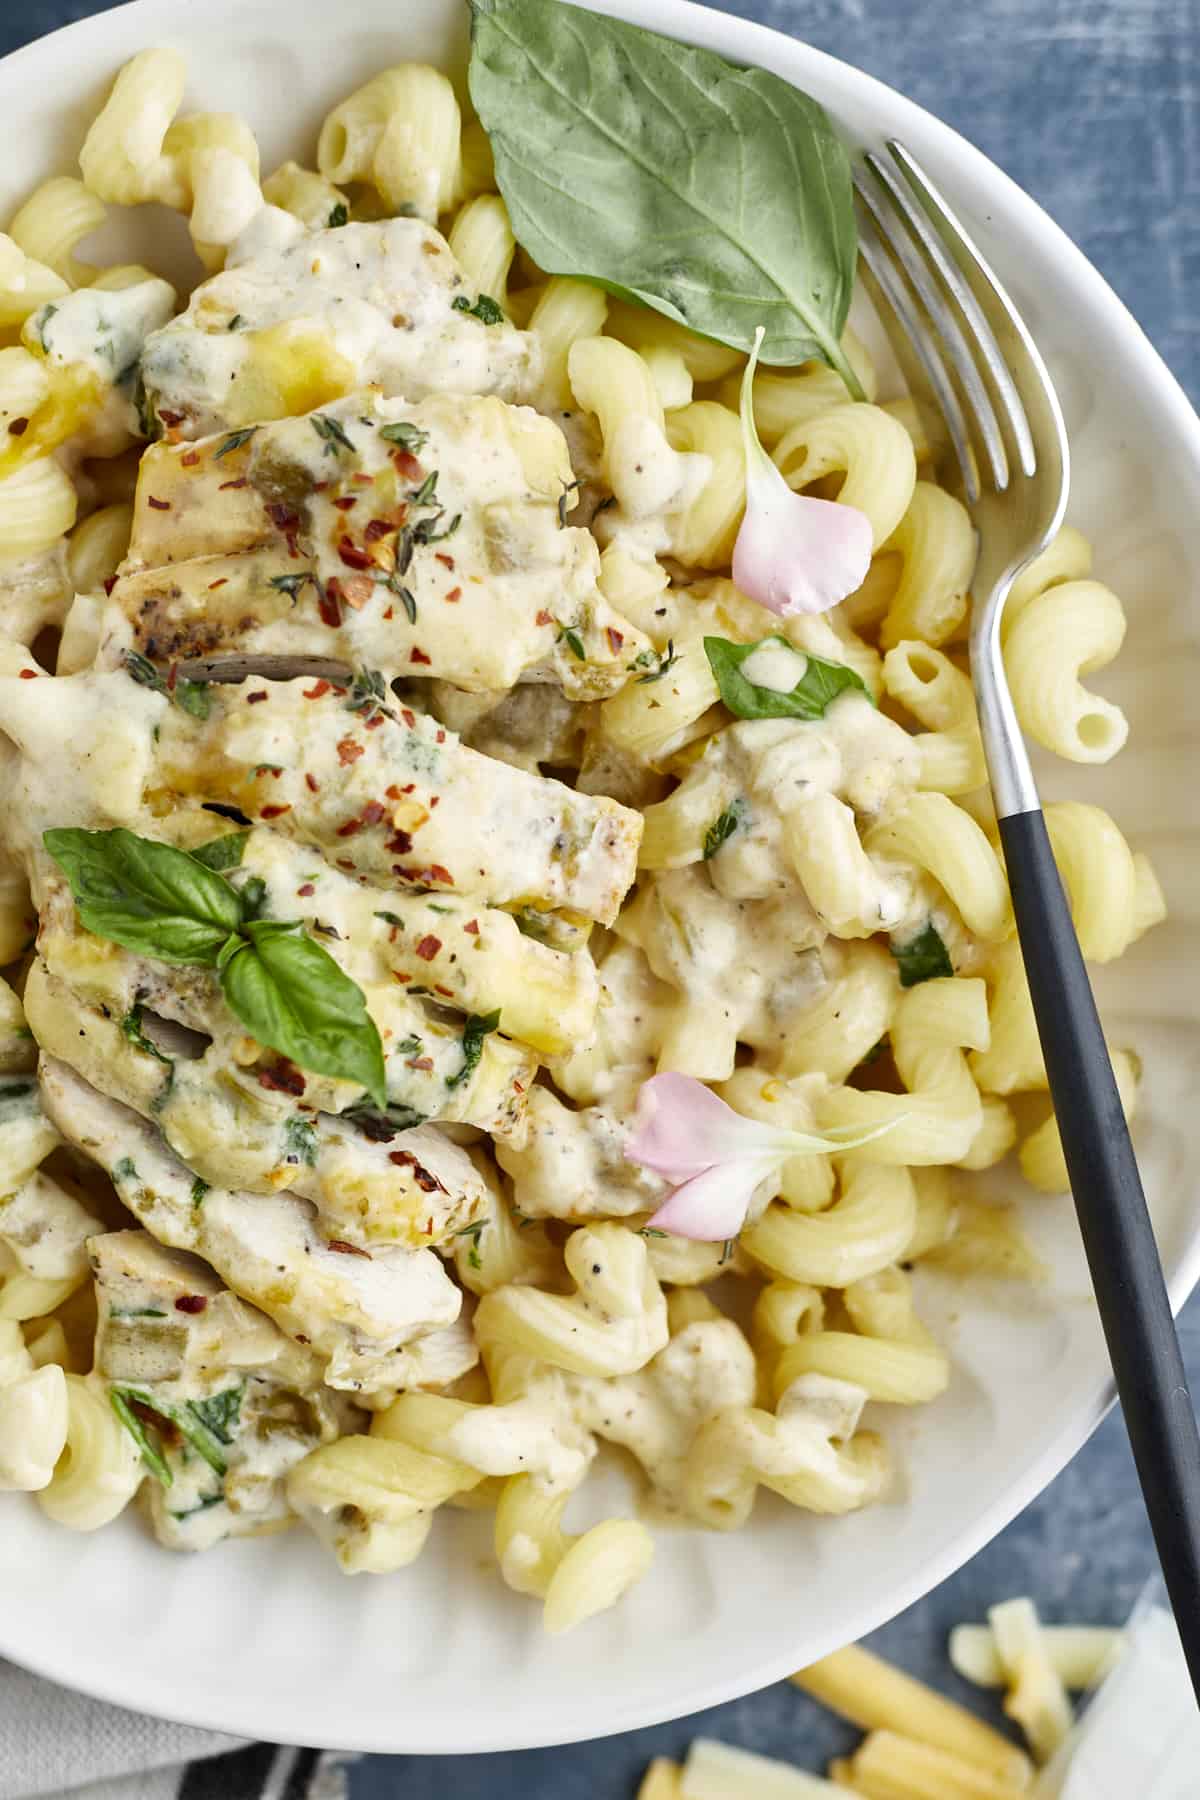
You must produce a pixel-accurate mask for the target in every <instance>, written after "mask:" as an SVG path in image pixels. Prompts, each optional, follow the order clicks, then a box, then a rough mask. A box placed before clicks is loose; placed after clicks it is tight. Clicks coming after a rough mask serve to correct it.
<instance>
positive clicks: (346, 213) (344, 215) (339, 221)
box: [329, 200, 350, 231]
mask: <svg viewBox="0 0 1200 1800" xmlns="http://www.w3.org/2000/svg"><path fill="white" fill-rule="evenodd" d="M349 223H350V208H349V207H348V206H347V205H346V202H345V201H344V200H339V201H338V203H337V205H336V206H335V207H334V208H333V210H332V212H331V213H330V215H329V229H330V230H331V231H336V230H337V228H338V226H339V225H348V224H349Z"/></svg>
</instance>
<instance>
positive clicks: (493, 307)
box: [450, 294, 504, 325]
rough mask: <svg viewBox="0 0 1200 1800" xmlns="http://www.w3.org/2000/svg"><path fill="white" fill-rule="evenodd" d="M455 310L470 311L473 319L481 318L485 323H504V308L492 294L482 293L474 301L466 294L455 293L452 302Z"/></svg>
mask: <svg viewBox="0 0 1200 1800" xmlns="http://www.w3.org/2000/svg"><path fill="white" fill-rule="evenodd" d="M450 304H451V306H452V307H453V308H454V310H455V312H460V313H469V314H470V315H471V317H472V318H473V319H479V320H480V321H481V322H482V323H483V324H484V325H503V323H504V308H503V307H501V306H497V304H496V302H495V301H494V300H493V299H492V296H491V295H490V294H480V295H478V296H477V298H476V299H475V301H474V303H472V302H471V301H470V300H468V299H467V296H466V295H465V294H455V296H454V298H453V300H452V301H451V302H450Z"/></svg>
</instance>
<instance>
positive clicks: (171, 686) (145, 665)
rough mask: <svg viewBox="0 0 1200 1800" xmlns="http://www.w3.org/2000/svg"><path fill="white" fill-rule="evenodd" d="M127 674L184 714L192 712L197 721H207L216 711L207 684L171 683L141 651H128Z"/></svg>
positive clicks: (126, 660)
mask: <svg viewBox="0 0 1200 1800" xmlns="http://www.w3.org/2000/svg"><path fill="white" fill-rule="evenodd" d="M125 672H126V674H127V675H129V676H130V677H131V678H132V679H133V680H134V681H136V682H137V684H138V686H139V687H148V688H150V690H151V691H152V692H153V693H155V694H161V695H162V696H163V698H164V699H166V700H173V701H174V703H175V705H176V706H178V707H179V708H180V710H181V711H182V712H185V713H190V714H191V716H192V718H193V719H207V717H208V715H209V713H210V712H211V711H212V693H211V691H210V689H209V684H208V682H207V681H185V680H184V679H183V678H182V677H179V678H177V679H176V680H175V681H174V682H170V681H168V680H167V678H166V676H165V675H164V674H163V673H162V670H161V669H158V668H156V667H155V665H154V664H153V663H152V662H151V661H150V658H149V657H148V656H143V655H142V653H141V651H140V650H126V651H125Z"/></svg>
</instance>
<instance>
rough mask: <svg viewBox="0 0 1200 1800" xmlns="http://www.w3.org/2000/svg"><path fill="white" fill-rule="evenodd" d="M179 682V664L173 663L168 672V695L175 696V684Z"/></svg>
mask: <svg viewBox="0 0 1200 1800" xmlns="http://www.w3.org/2000/svg"><path fill="white" fill-rule="evenodd" d="M178 680H179V664H178V663H172V664H171V666H170V668H169V669H168V670H167V692H168V694H173V693H174V692H175V684H176V682H177V681H178Z"/></svg>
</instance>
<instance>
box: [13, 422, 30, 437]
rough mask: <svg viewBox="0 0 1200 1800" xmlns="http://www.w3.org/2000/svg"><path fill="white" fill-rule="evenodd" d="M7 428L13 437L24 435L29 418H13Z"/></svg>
mask: <svg viewBox="0 0 1200 1800" xmlns="http://www.w3.org/2000/svg"><path fill="white" fill-rule="evenodd" d="M8 429H9V431H10V433H11V434H12V436H13V437H24V436H25V433H26V432H27V431H28V430H29V420H28V419H14V420H13V422H12V424H11V425H10V426H9V428H8Z"/></svg>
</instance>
